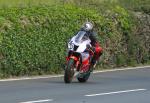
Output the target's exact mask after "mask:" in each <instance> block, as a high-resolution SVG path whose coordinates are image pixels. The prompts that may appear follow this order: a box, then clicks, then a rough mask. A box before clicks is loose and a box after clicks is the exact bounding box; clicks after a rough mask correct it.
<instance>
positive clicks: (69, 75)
mask: <svg viewBox="0 0 150 103" xmlns="http://www.w3.org/2000/svg"><path fill="white" fill-rule="evenodd" d="M73 76H74V59H70V60H69V61H68V64H67V66H66V68H65V73H64V82H65V83H71V81H72V79H73Z"/></svg>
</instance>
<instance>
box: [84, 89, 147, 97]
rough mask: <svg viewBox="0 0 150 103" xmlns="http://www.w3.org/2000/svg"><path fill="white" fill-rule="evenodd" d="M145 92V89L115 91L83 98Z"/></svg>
mask: <svg viewBox="0 0 150 103" xmlns="http://www.w3.org/2000/svg"><path fill="white" fill-rule="evenodd" d="M145 90H147V89H133V90H124V91H116V92H108V93H99V94H89V95H85V96H86V97H93V96H104V95H113V94H121V93H129V92H138V91H145Z"/></svg>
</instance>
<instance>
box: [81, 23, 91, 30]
mask: <svg viewBox="0 0 150 103" xmlns="http://www.w3.org/2000/svg"><path fill="white" fill-rule="evenodd" d="M82 29H83V30H85V31H90V30H92V29H93V24H92V23H90V22H86V23H84V24H83V26H82Z"/></svg>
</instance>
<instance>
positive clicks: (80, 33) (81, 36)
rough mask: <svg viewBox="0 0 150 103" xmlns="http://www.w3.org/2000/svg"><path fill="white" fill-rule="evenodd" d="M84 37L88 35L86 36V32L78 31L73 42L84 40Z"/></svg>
mask: <svg viewBox="0 0 150 103" xmlns="http://www.w3.org/2000/svg"><path fill="white" fill-rule="evenodd" d="M85 39H86V40H87V39H88V37H87V36H86V32H85V31H79V32H78V33H77V35H76V38H75V42H77V43H80V42H82V41H84V40H85Z"/></svg>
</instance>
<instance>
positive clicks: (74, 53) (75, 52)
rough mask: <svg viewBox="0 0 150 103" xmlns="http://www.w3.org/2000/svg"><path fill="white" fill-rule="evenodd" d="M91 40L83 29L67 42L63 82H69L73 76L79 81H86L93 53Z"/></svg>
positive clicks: (89, 72)
mask: <svg viewBox="0 0 150 103" xmlns="http://www.w3.org/2000/svg"><path fill="white" fill-rule="evenodd" d="M90 43H91V40H90V39H89V37H88V35H87V34H86V32H85V31H79V32H78V33H77V35H76V36H74V37H72V38H71V40H70V41H69V43H68V56H67V58H66V66H65V73H64V82H65V83H71V82H72V79H73V77H74V76H76V78H77V79H78V81H79V82H86V81H87V80H88V78H89V77H90V74H91V60H92V57H93V55H94V52H93V50H92V49H91V47H92V46H91V44H90Z"/></svg>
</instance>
